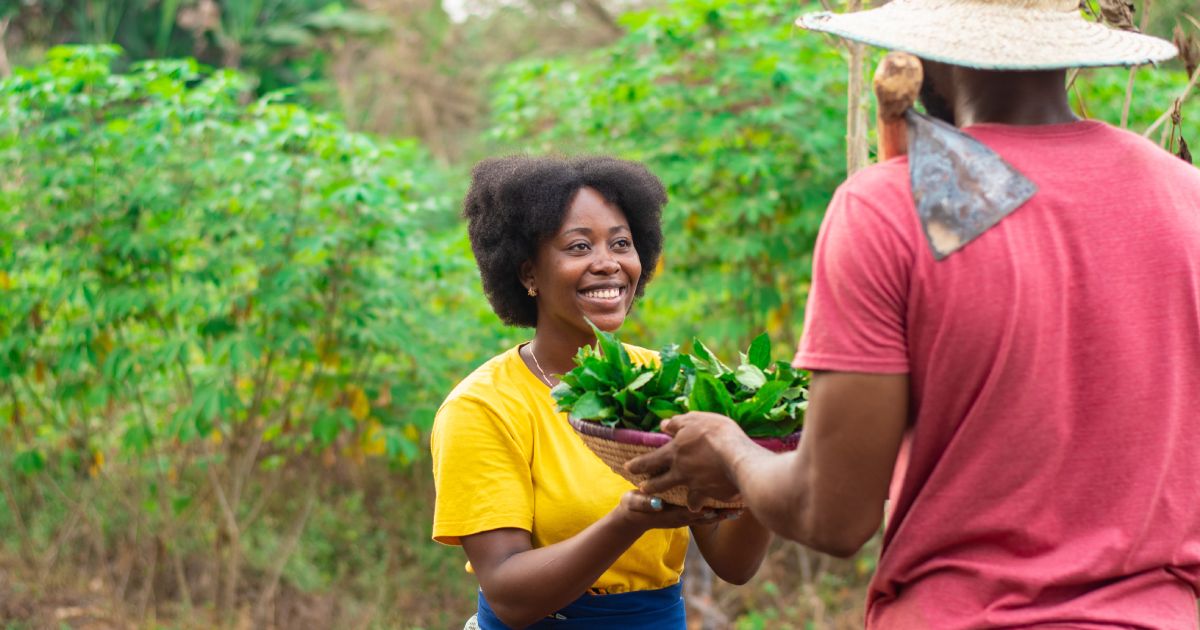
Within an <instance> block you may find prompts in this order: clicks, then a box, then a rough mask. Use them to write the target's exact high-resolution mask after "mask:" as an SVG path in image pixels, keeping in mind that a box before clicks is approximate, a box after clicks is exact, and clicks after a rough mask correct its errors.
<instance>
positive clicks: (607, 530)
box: [462, 491, 719, 628]
mask: <svg viewBox="0 0 1200 630" xmlns="http://www.w3.org/2000/svg"><path fill="white" fill-rule="evenodd" d="M649 503H650V497H648V496H646V495H644V494H641V493H639V492H637V491H630V492H628V493H626V494H625V495H624V496H622V497H621V503H620V505H618V506H617V507H616V508H615V509H613V511H612V512H609V513H608V514H606V515H605V516H604V517H603V518H601V519H600V520H599V521H596V522H595V523H592V524H591V525H590V526H588V527H587V528H586V529H584V530H583V531H581V532H579V533H578V534H576V535H575V536H572V537H571V538H568V539H567V540H564V541H561V542H557V543H555V544H553V545H549V546H546V547H540V548H538V549H534V548H533V546H532V544H531V541H530V537H529V532H527V531H525V530H522V529H497V530H491V531H487V532H481V533H479V534H473V535H471V536H463V537H462V545H463V550H464V551H466V553H467V559H468V560H470V561H471V566H472V567H473V568H474V569H475V575H476V576H477V577H478V578H479V586H480V587H481V588H482V589H483V592H484V593H485V595H486V596H487V601H488V604H490V605H491V607H492V610H493V611H495V613H496V616H498V617H499V618H500V619H501V621H503V622H504V623H505V624H507V625H509V626H512V627H514V628H524V627H525V626H528V625H530V624H532V623H534V622H536V621H537V620H539V619H541V618H542V617H545V616H546V615H549V614H552V613H554V612H555V611H556V610H559V609H560V608H563V607H564V606H566V605H567V604H570V603H571V602H573V601H575V600H576V599H578V598H579V596H580V595H582V594H583V593H585V592H586V591H587V590H588V588H590V587H591V586H592V584H593V583H595V581H596V580H597V579H598V578H599V577H600V576H601V575H602V574H603V573H604V572H605V571H607V570H608V568H609V567H610V566H612V564H613V563H614V562H616V561H617V558H620V557H621V554H623V553H625V551H626V550H627V549H629V547H630V546H632V545H633V544H634V543H635V542H637V540H638V539H639V538H641V536H642V534H644V533H646V531H648V530H651V529H674V528H677V527H687V526H689V525H695V524H701V523H706V522H707V523H711V522H712V521H713V520H715V519H717V518H719V515H718V513H717V512H715V511H712V510H708V511H704V512H690V511H688V510H687V509H686V508H682V507H676V506H670V505H667V506H663V509H662V511H659V512H656V511H654V510H653V509H651V508H650V505H649Z"/></svg>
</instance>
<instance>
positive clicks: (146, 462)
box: [0, 47, 496, 610]
mask: <svg viewBox="0 0 1200 630" xmlns="http://www.w3.org/2000/svg"><path fill="white" fill-rule="evenodd" d="M118 56H119V51H118V50H117V49H115V48H111V47H110V48H58V49H54V50H52V51H50V52H49V54H48V56H47V62H46V63H45V64H44V65H42V66H39V67H36V68H33V69H19V70H18V71H17V72H16V73H15V74H14V76H12V77H11V78H8V79H6V80H4V81H2V82H0V172H4V173H5V178H4V182H3V184H2V185H0V414H3V417H4V418H5V419H6V420H7V422H5V423H4V425H3V430H4V432H5V440H6V444H7V445H8V448H6V449H5V453H4V454H3V455H0V466H2V467H3V468H2V469H0V476H2V477H5V478H8V477H10V476H11V475H12V471H14V470H15V472H16V473H17V477H16V478H15V479H16V483H15V484H9V483H8V481H7V479H6V480H5V484H4V490H5V492H6V494H7V498H8V499H9V506H10V507H11V508H12V509H13V510H14V513H13V514H11V515H9V516H10V517H9V518H7V519H3V520H5V521H7V522H4V523H0V526H4V527H5V528H8V527H14V528H17V529H18V530H20V527H19V525H20V524H21V523H23V522H24V521H25V520H28V518H26V517H28V516H29V515H30V513H31V512H32V511H34V510H36V509H39V507H41V508H43V509H44V508H45V505H44V503H42V504H38V503H35V504H34V505H32V506H30V507H29V508H28V512H26V513H25V514H24V515H22V513H21V512H20V511H18V510H19V509H21V508H18V507H17V506H18V505H23V504H26V501H25V500H26V499H27V498H29V497H31V496H38V497H46V496H48V497H52V498H54V499H55V500H56V501H57V503H56V505H57V506H58V507H57V508H56V509H62V510H64V515H65V516H64V518H63V519H62V521H65V522H66V523H65V524H63V525H61V529H59V530H58V531H52V532H50V533H48V534H46V535H39V534H38V533H37V532H36V531H33V530H31V529H29V528H25V531H24V535H25V536H26V539H24V540H22V541H21V542H22V543H23V544H22V545H21V546H20V547H21V549H22V550H23V551H24V552H26V556H27V557H28V558H31V562H36V561H38V559H37V558H33V557H32V555H31V554H33V553H34V549H37V548H40V547H41V546H42V545H47V544H50V541H51V540H52V539H54V538H58V542H63V540H67V539H70V537H71V536H72V532H73V531H74V530H73V529H72V527H71V526H70V525H69V522H70V521H71V517H72V515H74V516H76V517H79V518H82V519H83V520H84V521H85V522H88V523H91V526H90V529H91V533H92V534H96V536H97V540H99V541H100V543H102V544H101V546H103V544H107V543H106V542H105V541H106V540H108V541H109V542H111V541H112V539H114V538H115V539H116V540H117V542H116V544H118V545H121V544H126V543H128V542H129V536H130V535H132V537H134V538H136V537H137V536H138V533H137V532H138V531H139V530H138V527H142V526H145V527H147V528H148V529H145V530H141V531H149V532H150V533H151V534H152V536H153V538H154V540H155V542H156V544H157V545H158V549H160V550H165V551H166V553H167V556H166V558H169V559H170V565H169V566H170V570H172V571H173V572H174V576H173V577H174V582H175V583H174V584H173V585H172V590H173V591H174V592H175V594H176V595H182V598H183V601H185V602H186V603H190V594H189V590H190V589H189V582H191V581H192V580H191V579H190V577H189V574H190V573H192V569H191V567H190V565H189V562H188V559H187V556H188V554H189V553H199V554H202V555H205V554H206V555H207V556H211V555H212V552H211V549H212V548H215V549H216V550H217V552H218V553H217V558H219V562H220V566H221V569H220V578H219V583H220V588H219V589H215V590H216V591H218V592H217V593H216V595H217V599H216V601H217V603H218V609H221V610H231V609H232V608H233V607H234V606H235V605H236V604H237V601H236V598H237V597H238V591H237V586H238V583H239V576H240V573H241V567H242V564H243V561H242V557H243V551H242V549H243V546H244V545H245V544H247V543H243V542H242V538H243V536H244V535H246V534H247V531H248V530H247V528H248V527H249V526H250V525H251V524H253V523H255V522H256V521H257V519H258V518H259V516H260V515H261V514H262V513H263V510H264V508H266V510H267V511H268V512H269V511H276V512H281V513H282V514H283V515H286V517H285V518H283V519H281V520H282V521H283V522H285V523H289V525H287V526H286V527H281V529H285V530H287V531H286V533H284V532H283V531H279V532H275V535H276V536H277V537H282V540H279V541H278V544H279V546H278V547H277V549H278V553H275V554H273V555H272V557H258V556H255V557H254V558H255V559H256V563H257V567H256V570H257V571H258V572H259V574H260V575H264V576H266V579H265V583H266V584H267V585H268V588H266V589H265V590H264V592H267V593H269V592H270V591H271V589H273V588H274V587H273V585H272V584H273V582H277V581H278V580H279V572H280V571H282V570H283V568H284V564H283V562H284V560H285V559H286V558H287V556H288V553H289V546H288V545H289V544H292V545H294V544H295V541H296V540H298V539H299V537H300V535H301V530H302V529H303V524H304V521H305V519H306V518H307V517H308V515H309V513H310V511H311V510H312V507H313V504H314V501H315V498H316V496H317V494H318V492H319V491H320V489H321V487H322V484H321V483H319V481H320V479H321V476H322V472H321V471H322V470H335V469H334V468H333V467H334V466H335V465H339V464H341V463H343V462H346V463H348V464H349V465H350V466H354V465H358V464H361V463H362V462H363V461H364V460H365V459H366V458H369V457H379V458H386V459H387V460H389V461H391V462H392V463H393V464H394V465H405V464H407V463H408V462H411V461H412V460H413V459H415V458H417V457H418V455H419V453H420V452H421V451H422V450H423V449H422V446H421V439H422V438H421V434H422V430H423V429H424V428H426V427H427V425H428V423H429V421H430V416H431V413H430V412H431V410H432V407H433V405H434V404H436V401H438V400H440V399H441V397H442V396H443V395H444V392H445V391H446V390H447V389H448V388H449V385H450V379H452V378H454V377H459V376H461V374H463V373H465V370H466V366H467V365H469V362H470V361H472V360H474V357H473V356H472V353H471V352H467V351H465V349H467V348H473V349H477V348H478V346H479V344H480V343H482V341H481V340H494V339H495V334H496V333H495V332H494V331H495V330H496V328H495V327H494V326H493V327H490V328H489V327H487V326H483V327H479V326H477V325H475V326H473V325H472V323H471V322H470V321H469V320H468V321H460V322H452V325H450V326H446V327H441V326H439V327H437V328H438V329H437V330H432V329H431V328H432V327H431V326H430V323H431V322H435V321H437V322H440V321H445V320H446V319H448V318H446V317H445V313H446V312H448V311H450V310H456V309H459V308H462V307H463V306H464V305H468V303H473V302H470V299H471V297H470V294H471V293H473V292H470V291H466V290H464V285H470V282H469V275H466V274H467V273H468V270H469V269H470V266H469V258H467V256H466V249H465V244H464V243H463V242H462V238H461V236H459V235H455V236H454V237H452V238H451V237H446V236H441V234H443V233H444V232H445V231H446V230H447V229H449V228H448V226H449V225H450V224H452V223H453V212H452V210H451V207H452V204H451V197H450V195H448V194H447V192H446V191H447V188H448V185H447V182H446V180H445V178H444V176H443V175H442V174H441V173H440V172H439V171H438V170H437V169H434V168H431V166H430V164H431V163H432V161H431V160H430V159H429V158H428V156H427V155H426V154H425V153H424V151H422V150H421V149H420V148H419V147H418V146H416V145H415V144H414V143H411V142H400V143H392V142H382V141H376V140H372V139H370V138H368V137H366V136H363V135H358V134H354V133H351V132H348V131H347V130H346V129H345V127H344V126H343V125H342V124H340V123H339V122H338V121H336V120H334V119H332V118H331V117H329V116H327V115H322V114H315V113H312V112H309V111H306V110H305V109H303V108H301V107H298V106H296V105H294V104H289V103H288V102H286V100H285V99H282V98H281V97H278V96H268V97H266V98H263V99H261V100H255V101H251V102H246V99H247V96H246V94H247V93H246V82H245V81H244V80H243V78H242V77H241V76H239V75H238V74H235V73H233V72H230V71H219V72H208V71H206V70H205V69H202V68H201V67H199V66H198V65H197V64H196V63H195V62H193V61H190V60H182V61H161V62H143V63H138V64H134V65H133V67H132V70H131V71H130V72H129V73H126V74H116V73H114V72H113V71H112V70H111V66H112V63H113V62H114V60H115V59H117V57H118ZM446 252H454V258H453V259H452V260H449V261H445V260H439V259H438V258H437V257H438V256H445V255H446ZM431 271H432V272H433V273H431ZM431 293H432V294H436V295H439V296H440V297H439V298H438V299H436V300H429V299H427V297H426V296H427V295H429V294H431ZM476 299H477V301H478V302H482V298H476ZM467 312H468V313H469V312H470V311H469V310H468V311H467ZM476 312H478V311H476ZM448 334H449V335H453V336H446V335H448ZM114 470H119V471H120V472H119V473H118V474H110V471H114ZM314 473H315V477H314ZM328 474H329V473H326V475H328ZM113 486H115V488H116V490H117V491H116V492H113ZM102 490H103V492H104V493H105V494H104V496H106V497H107V499H106V500H108V501H113V502H114V503H115V505H105V506H104V507H103V509H102V510H98V509H97V504H93V503H91V502H92V501H94V500H97V499H96V497H97V496H98V493H100V492H101V491H102ZM281 490H286V491H294V492H281ZM118 497H120V498H122V499H124V501H121V500H118ZM60 499H61V500H60ZM268 520H270V519H268ZM120 522H126V523H136V524H137V525H136V526H133V527H118V526H117V523H120ZM290 522H295V523H299V525H298V526H297V527H296V529H294V530H293V529H292V525H291V524H290ZM212 523H217V524H219V526H218V527H217V531H215V532H214V531H211V528H210V526H209V525H208V524H212ZM114 528H115V529H114ZM102 530H103V532H105V533H104V534H103V535H101V534H100V532H101V531H102ZM130 530H132V534H131V532H130ZM10 531H11V530H10ZM9 539H10V540H14V539H13V538H9ZM289 540H290V541H291V542H290V543H289ZM14 542H16V540H14ZM130 544H132V543H130ZM139 544H141V543H139ZM206 547H207V548H208V549H209V551H207V552H205V548H206ZM260 555H261V554H260ZM207 559H208V558H207V557H205V558H204V560H205V561H207ZM164 564H166V562H165V558H164ZM143 569H145V570H147V571H149V572H150V573H151V574H152V575H153V574H154V572H155V571H156V570H158V571H162V570H163V569H161V568H158V569H156V565H155V564H153V563H151V564H149V565H148V566H147V567H143Z"/></svg>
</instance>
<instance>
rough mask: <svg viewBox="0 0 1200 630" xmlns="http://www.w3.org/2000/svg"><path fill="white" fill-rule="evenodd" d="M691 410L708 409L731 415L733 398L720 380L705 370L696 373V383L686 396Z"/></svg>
mask: <svg viewBox="0 0 1200 630" xmlns="http://www.w3.org/2000/svg"><path fill="white" fill-rule="evenodd" d="M688 403H689V409H690V410H691V411H710V412H713V413H719V414H722V415H725V416H733V399H731V398H730V397H729V392H728V391H727V390H726V389H725V387H724V386H723V385H721V382H720V381H718V380H717V379H715V378H713V376H712V375H711V374H708V373H707V372H700V373H698V374H696V383H695V385H693V386H692V393H691V396H690V397H689V398H688Z"/></svg>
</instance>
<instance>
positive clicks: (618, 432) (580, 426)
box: [567, 415, 801, 453]
mask: <svg viewBox="0 0 1200 630" xmlns="http://www.w3.org/2000/svg"><path fill="white" fill-rule="evenodd" d="M567 422H569V423H571V428H573V429H575V431H576V432H577V433H582V434H584V435H588V436H591V437H594V438H599V439H602V440H611V441H613V442H617V443H618V444H632V445H634V446H648V447H651V448H659V447H661V446H666V445H667V444H668V443H669V442H670V441H671V436H669V435H667V434H666V433H651V432H649V431H638V430H636V429H618V428H615V427H606V426H604V425H603V424H599V423H597V422H590V421H587V420H582V419H580V418H577V417H575V416H573V415H569V416H567ZM800 433H801V431H796V432H795V433H793V434H791V435H788V436H786V437H782V438H750V440H751V441H752V442H754V443H755V444H757V445H759V446H761V447H763V448H765V449H767V450H769V451H773V452H775V453H786V452H788V451H794V450H796V447H797V446H799V445H800Z"/></svg>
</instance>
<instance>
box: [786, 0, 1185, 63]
mask: <svg viewBox="0 0 1200 630" xmlns="http://www.w3.org/2000/svg"><path fill="white" fill-rule="evenodd" d="M796 24H797V25H799V26H801V27H803V28H806V29H809V30H814V31H822V32H825V33H832V34H834V35H839V36H841V37H845V38H846V39H851V40H854V41H858V42H863V43H864V44H870V45H872V46H879V47H881V48H889V49H892V50H902V51H905V52H909V53H912V54H914V55H916V56H918V57H921V58H924V59H930V60H933V61H940V62H943V63H948V64H953V65H956V66H966V67H969V68H978V69H981V70H1050V69H1058V68H1077V67H1084V66H1133V65H1140V64H1144V63H1152V62H1158V61H1164V60H1166V59H1170V58H1171V57H1174V56H1175V55H1176V54H1178V52H1179V51H1178V50H1176V48H1175V46H1174V45H1172V44H1171V43H1170V42H1167V41H1165V40H1161V39H1158V38H1157V37H1150V36H1148V35H1142V34H1140V33H1132V32H1129V31H1119V30H1116V29H1111V28H1108V27H1107V26H1103V25H1101V24H1097V23H1095V22H1092V21H1089V20H1087V19H1085V18H1084V17H1083V15H1082V14H1081V13H1080V10H1079V0H893V1H892V2H889V3H888V4H885V5H884V6H882V7H880V8H878V9H871V10H868V11H859V12H857V13H845V14H841V15H836V14H833V13H828V12H822V13H810V14H808V15H803V16H801V17H800V19H799V20H797V21H796Z"/></svg>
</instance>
